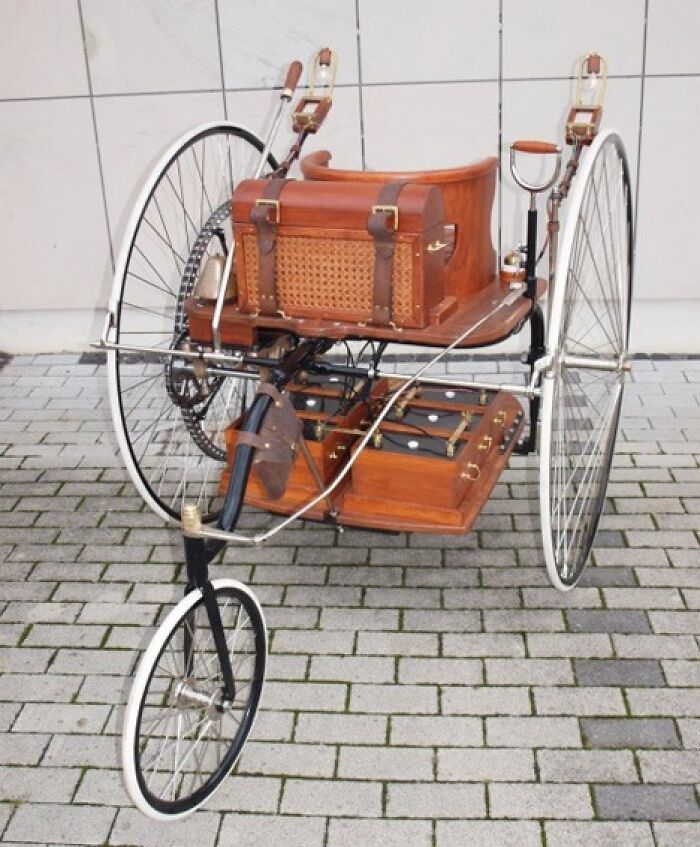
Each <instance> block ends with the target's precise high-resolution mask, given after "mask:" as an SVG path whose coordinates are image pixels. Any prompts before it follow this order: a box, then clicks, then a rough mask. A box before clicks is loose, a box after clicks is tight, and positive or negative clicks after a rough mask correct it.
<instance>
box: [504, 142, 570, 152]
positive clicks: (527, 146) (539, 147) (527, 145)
mask: <svg viewBox="0 0 700 847" xmlns="http://www.w3.org/2000/svg"><path fill="white" fill-rule="evenodd" d="M510 146H511V148H512V149H513V150H517V152H518V153H541V154H543V155H546V154H548V153H550V154H551V153H561V149H560V148H559V147H558V146H557V145H556V144H552V143H551V142H549V141H514V142H513V143H512V144H511V145H510Z"/></svg>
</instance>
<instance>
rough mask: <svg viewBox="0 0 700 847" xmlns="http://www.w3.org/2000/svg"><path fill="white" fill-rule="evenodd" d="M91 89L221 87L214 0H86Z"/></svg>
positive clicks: (111, 91) (118, 91)
mask: <svg viewBox="0 0 700 847" xmlns="http://www.w3.org/2000/svg"><path fill="white" fill-rule="evenodd" d="M82 8H83V16H84V21H85V38H86V44H87V50H88V57H89V61H90V74H91V77H92V86H93V91H94V92H95V93H96V94H128V93H132V92H142V91H149V92H150V91H152V92H156V91H192V90H199V89H212V88H221V69H220V62H219V47H218V36H217V30H216V11H215V7H214V0H119V2H114V0H82Z"/></svg>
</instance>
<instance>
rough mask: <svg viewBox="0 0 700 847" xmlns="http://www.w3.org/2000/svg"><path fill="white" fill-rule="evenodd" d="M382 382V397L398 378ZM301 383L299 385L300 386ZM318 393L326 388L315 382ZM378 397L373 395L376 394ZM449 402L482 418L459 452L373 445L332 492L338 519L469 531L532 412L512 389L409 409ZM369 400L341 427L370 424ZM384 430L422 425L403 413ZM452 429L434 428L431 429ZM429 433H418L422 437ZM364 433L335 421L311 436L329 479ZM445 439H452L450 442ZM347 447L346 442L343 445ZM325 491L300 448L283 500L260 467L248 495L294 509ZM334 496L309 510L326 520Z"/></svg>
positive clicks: (461, 440)
mask: <svg viewBox="0 0 700 847" xmlns="http://www.w3.org/2000/svg"><path fill="white" fill-rule="evenodd" d="M380 389H381V390H378V391H373V392H372V397H373V398H374V401H377V400H379V399H380V398H381V396H382V395H384V394H386V393H387V392H388V391H389V389H390V386H389V385H388V384H386V383H385V382H384V383H383V385H382V386H380ZM294 390H295V391H296V390H299V389H298V388H295V389H294ZM308 390H309V392H310V393H313V392H318V389H315V388H314V389H311V388H309V389H308ZM370 402H372V401H370ZM419 408H421V409H424V410H425V409H436V408H444V409H448V410H451V411H454V412H456V413H457V414H458V416H459V415H461V414H462V413H463V412H470V413H471V414H472V415H473V420H474V424H475V425H474V426H473V427H469V428H468V429H466V430H465V431H463V432H461V433H460V434H459V436H458V440H457V442H456V444H457V451H456V455H455V456H454V458H448V457H447V456H442V455H441V456H434V455H432V456H428V455H418V454H416V455H414V454H410V453H408V454H407V453H396V452H391V451H390V450H386V449H372V448H366V449H365V450H364V451H362V453H361V454H360V455H359V457H358V458H357V460H356V462H355V464H354V465H353V467H352V468H351V470H350V474H349V475H348V477H347V478H346V479H345V480H344V481H343V483H342V484H341V485H340V486H339V487H338V489H336V491H334V492H333V494H332V495H331V498H332V503H333V507H334V508H335V509H336V510H337V512H338V518H337V520H338V522H339V523H340V524H344V525H348V526H358V527H365V528H369V529H381V530H394V531H410V532H433V533H463V532H466V531H468V530H469V529H470V528H471V526H472V525H473V523H474V521H475V520H476V518H477V516H478V514H479V512H480V511H481V508H482V507H483V504H484V503H485V501H486V500H487V498H488V496H489V494H490V493H491V491H492V489H493V487H494V485H495V484H496V481H497V480H498V477H499V476H500V473H501V471H502V470H503V468H504V467H505V465H506V463H507V461H508V457H509V456H510V454H511V452H512V450H513V447H514V446H515V444H516V443H517V440H518V438H519V437H520V435H521V434H522V431H523V426H524V416H523V412H522V408H521V406H520V403H519V402H518V401H517V400H516V398H515V397H514V396H513V395H510V394H507V393H505V392H490V393H489V395H488V399H486V398H484V403H476V402H473V398H472V400H470V401H469V402H466V401H465V402H462V401H461V400H459V399H458V401H454V400H453V401H450V402H440V401H439V400H437V401H434V400H433V399H432V398H431V399H430V400H428V399H427V398H426V399H423V398H421V397H420V396H418V397H416V398H415V399H412V400H411V401H409V403H407V404H406V407H405V410H404V411H405V413H406V414H407V415H408V414H410V412H411V410H412V409H419ZM366 412H367V406H366V405H365V404H364V403H358V404H357V405H356V406H355V407H353V408H352V409H351V411H350V412H349V413H348V415H347V416H339V417H338V418H336V419H334V420H336V422H337V426H338V427H342V428H347V429H350V430H352V429H357V428H358V427H363V426H366V420H365V414H366ZM299 415H300V417H302V418H304V419H306V420H314V419H317V420H321V416H313V415H309V414H307V413H305V412H300V413H299ZM381 430H382V431H383V433H384V436H383V437H384V438H387V437H391V434H392V433H393V434H396V433H411V434H416V432H417V430H416V427H415V426H413V427H412V426H409V425H407V424H404V423H401V421H398V422H393V421H385V422H384V423H383V424H382V426H381ZM440 432H442V434H443V436H444V434H445V431H444V430H441V429H440V428H439V427H433V428H429V429H428V430H427V433H428V435H436V434H438V433H440ZM424 434H425V433H423V434H417V435H416V437H417V438H419V439H420V438H422V437H423V435H424ZM359 438H360V437H359V436H358V435H353V434H352V433H343V432H339V431H333V429H330V430H329V431H328V434H327V435H326V436H325V437H324V438H322V439H321V440H319V441H315V440H314V441H308V442H307V443H308V445H309V448H310V450H311V453H312V455H313V459H314V463H315V464H316V467H317V469H318V471H319V473H320V475H321V477H322V478H323V480H324V481H325V483H326V484H327V483H328V482H330V481H331V480H332V479H333V478H334V476H335V475H336V474H337V473H338V471H339V470H340V469H341V468H342V467H343V465H344V464H345V462H346V461H347V459H348V458H349V456H350V455H352V452H353V449H356V447H355V448H353V442H354V444H355V445H358V444H359ZM226 443H227V449H228V457H229V467H230V463H231V462H232V461H233V460H234V457H235V450H236V443H237V431H236V424H233V425H232V426H231V427H229V429H228V430H227V431H226ZM442 443H444V441H443V442H442ZM339 448H340V449H339ZM229 467H227V469H226V471H225V472H224V474H223V475H222V478H221V484H220V485H221V487H220V490H221V493H222V494H223V493H225V491H226V487H227V485H228V480H229V477H230V470H229ZM318 493H319V488H318V484H317V482H316V480H315V478H314V475H313V474H311V473H310V472H309V468H308V465H307V464H306V460H305V458H304V456H303V455H302V453H301V452H300V453H299V455H298V456H297V459H296V461H295V464H294V467H293V469H292V473H291V475H290V479H289V484H288V486H287V490H286V491H285V493H284V495H283V496H282V497H281V498H280V499H278V500H272V499H271V498H270V497H268V496H267V494H266V492H265V489H264V488H263V486H262V484H261V483H260V480H259V479H258V478H257V476H256V473H255V471H254V470H253V472H252V474H251V476H250V479H249V483H248V488H247V490H246V497H245V502H246V503H248V504H249V505H251V506H256V507H258V508H261V509H265V510H267V511H270V512H275V513H278V514H291V513H293V512H295V511H297V510H298V509H299V508H301V507H302V506H303V505H305V504H306V503H308V502H309V501H310V500H311V499H312V498H314V497H315V496H316V495H317V494H318ZM328 508H329V506H328V503H327V502H326V501H321V502H320V503H318V504H317V505H316V506H315V507H313V509H311V510H309V511H308V512H307V513H306V517H307V518H310V519H315V520H322V519H324V518H326V516H327V514H328Z"/></svg>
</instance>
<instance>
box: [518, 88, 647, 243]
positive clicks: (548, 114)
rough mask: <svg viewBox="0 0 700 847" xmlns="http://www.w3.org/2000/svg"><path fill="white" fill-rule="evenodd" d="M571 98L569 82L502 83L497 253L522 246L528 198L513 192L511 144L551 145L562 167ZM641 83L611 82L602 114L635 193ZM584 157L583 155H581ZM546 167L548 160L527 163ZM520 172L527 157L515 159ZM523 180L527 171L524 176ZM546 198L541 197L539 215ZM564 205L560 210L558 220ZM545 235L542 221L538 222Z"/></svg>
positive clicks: (537, 158)
mask: <svg viewBox="0 0 700 847" xmlns="http://www.w3.org/2000/svg"><path fill="white" fill-rule="evenodd" d="M573 96H574V84H573V83H572V81H570V80H536V81H530V82H504V83H503V150H502V172H503V185H502V204H503V205H502V215H501V227H502V238H501V248H502V252H503V253H507V252H508V251H509V250H510V249H511V248H512V247H513V246H514V245H515V244H516V243H517V242H518V241H522V240H524V233H525V216H526V214H527V206H528V199H529V195H527V194H526V193H525V192H524V191H522V190H521V189H520V188H518V187H517V186H516V185H515V183H514V182H513V179H512V177H511V174H510V165H509V150H510V145H511V143H512V142H513V141H516V140H517V139H521V138H534V139H539V140H542V141H553V142H555V143H557V144H559V145H560V146H562V148H563V162H564V163H565V162H566V158H567V156H568V153H569V150H570V148H568V147H567V146H566V145H565V143H564V133H565V126H566V117H567V115H568V113H569V107H570V102H571V100H572V99H573ZM640 97H641V83H640V81H639V80H638V79H611V80H610V82H609V84H608V89H607V94H606V98H605V106H604V111H603V122H602V126H603V127H604V128H608V127H609V128H614V129H616V130H618V132H619V133H620V135H621V136H622V138H623V140H624V142H625V147H626V149H627V155H628V157H629V163H630V169H631V173H632V186H633V189H636V173H637V157H638V147H639V101H640ZM584 155H585V154H584ZM530 158H532V159H534V160H537V162H538V164H539V163H540V162H541V163H542V166H543V167H546V166H547V165H548V158H549V157H539V156H538V157H530ZM518 162H519V163H520V164H521V166H522V167H523V168H529V167H532V163H529V162H528V157H523V156H519V157H518ZM523 173H524V174H527V173H529V171H524V170H523ZM545 200H546V195H540V207H541V208H542V209H544V203H545ZM565 214H566V205H565V204H564V206H563V207H562V218H564V216H565ZM541 231H542V232H544V215H543V216H542V218H541Z"/></svg>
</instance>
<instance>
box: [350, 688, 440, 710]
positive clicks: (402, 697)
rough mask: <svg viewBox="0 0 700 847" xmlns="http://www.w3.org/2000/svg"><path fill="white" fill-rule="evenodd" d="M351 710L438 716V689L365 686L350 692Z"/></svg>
mask: <svg viewBox="0 0 700 847" xmlns="http://www.w3.org/2000/svg"><path fill="white" fill-rule="evenodd" d="M350 710H351V711H353V712H370V713H373V712H379V713H386V714H420V715H426V714H437V711H438V689H437V686H433V685H365V684H362V683H357V684H355V685H353V686H352V689H351V692H350Z"/></svg>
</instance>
